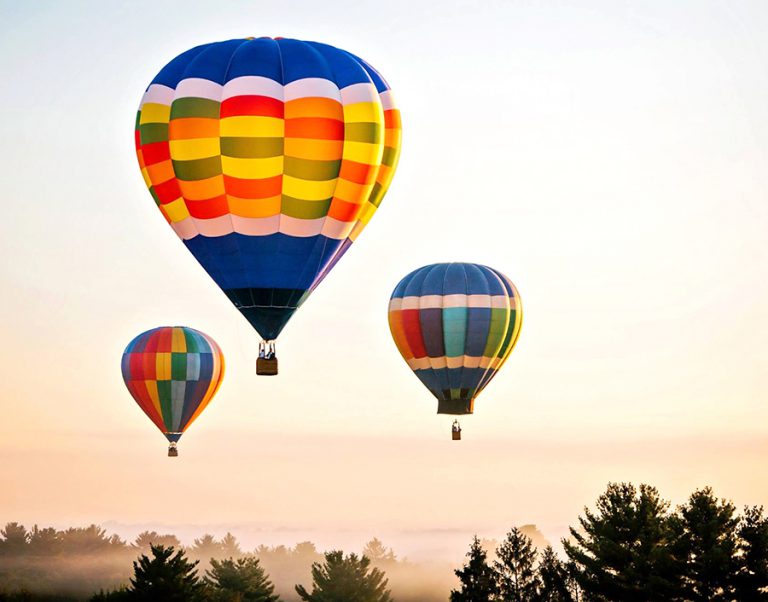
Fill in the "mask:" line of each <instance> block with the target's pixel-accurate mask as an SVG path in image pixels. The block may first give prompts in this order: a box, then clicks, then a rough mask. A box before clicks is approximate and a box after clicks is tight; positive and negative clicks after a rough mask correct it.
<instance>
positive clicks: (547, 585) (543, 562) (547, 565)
mask: <svg viewBox="0 0 768 602" xmlns="http://www.w3.org/2000/svg"><path fill="white" fill-rule="evenodd" d="M537 571H538V575H539V584H540V585H539V592H538V594H537V595H536V597H535V600H536V602H572V601H573V596H572V595H571V589H570V587H569V585H570V584H569V581H570V577H569V575H568V568H567V567H566V565H565V564H563V562H562V561H561V560H560V559H559V558H558V557H557V554H555V551H554V550H553V549H552V546H547V547H546V548H544V551H543V552H542V553H541V558H540V560H539V566H538V568H537Z"/></svg>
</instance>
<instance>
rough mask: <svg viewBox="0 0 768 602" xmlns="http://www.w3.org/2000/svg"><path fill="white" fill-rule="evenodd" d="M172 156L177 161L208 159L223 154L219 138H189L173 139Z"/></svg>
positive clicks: (171, 145) (171, 144)
mask: <svg viewBox="0 0 768 602" xmlns="http://www.w3.org/2000/svg"><path fill="white" fill-rule="evenodd" d="M170 147H171V158H172V159H175V160H176V161H191V160H193V159H207V158H208V157H215V156H216V155H219V154H221V145H220V144H219V139H218V138H187V139H186V140H171V142H170Z"/></svg>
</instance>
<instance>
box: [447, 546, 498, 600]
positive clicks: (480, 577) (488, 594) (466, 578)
mask: <svg viewBox="0 0 768 602" xmlns="http://www.w3.org/2000/svg"><path fill="white" fill-rule="evenodd" d="M467 556H468V557H469V562H467V563H466V564H465V565H464V566H463V567H462V568H460V569H457V570H455V571H454V573H456V576H457V577H458V578H459V581H460V582H461V589H459V590H453V591H451V602H490V601H492V600H494V598H495V596H496V594H497V592H498V587H497V585H496V573H495V571H494V569H493V568H492V567H491V566H490V565H489V564H488V559H487V557H488V554H487V552H486V551H485V550H484V549H483V547H482V545H481V544H480V540H479V539H478V538H477V535H475V537H474V539H473V540H472V544H471V545H470V547H469V552H467Z"/></svg>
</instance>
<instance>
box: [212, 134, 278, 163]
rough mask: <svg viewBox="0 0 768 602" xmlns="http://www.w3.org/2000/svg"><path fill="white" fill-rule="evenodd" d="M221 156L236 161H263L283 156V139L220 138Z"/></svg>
mask: <svg viewBox="0 0 768 602" xmlns="http://www.w3.org/2000/svg"><path fill="white" fill-rule="evenodd" d="M221 154H222V155H225V156H227V157H236V158H238V159H264V158H267V157H278V156H280V155H282V154H283V138H234V137H233V138H227V137H225V138H222V139H221Z"/></svg>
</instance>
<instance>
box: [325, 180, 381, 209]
mask: <svg viewBox="0 0 768 602" xmlns="http://www.w3.org/2000/svg"><path fill="white" fill-rule="evenodd" d="M372 188H373V184H356V183H355V182H350V181H349V180H344V179H341V178H339V182H338V184H337V185H336V191H335V192H334V195H333V196H335V197H336V198H339V199H341V200H343V201H347V202H348V203H357V204H360V203H363V202H365V201H367V200H368V196H369V195H370V194H371V189H372Z"/></svg>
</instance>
